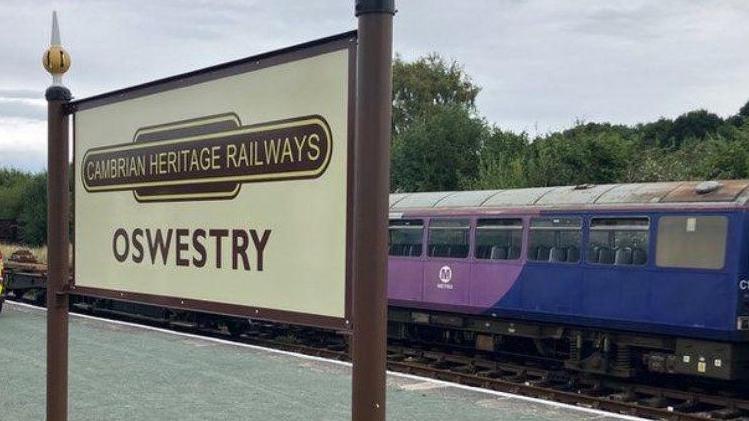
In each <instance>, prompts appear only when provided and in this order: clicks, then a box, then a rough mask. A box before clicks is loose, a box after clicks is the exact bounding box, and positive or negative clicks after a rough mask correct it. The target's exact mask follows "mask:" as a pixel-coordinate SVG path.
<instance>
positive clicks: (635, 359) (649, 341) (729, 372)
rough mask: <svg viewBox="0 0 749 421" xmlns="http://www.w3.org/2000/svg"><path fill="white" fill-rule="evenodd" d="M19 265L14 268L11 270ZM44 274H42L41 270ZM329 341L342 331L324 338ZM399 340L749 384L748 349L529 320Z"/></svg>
mask: <svg viewBox="0 0 749 421" xmlns="http://www.w3.org/2000/svg"><path fill="white" fill-rule="evenodd" d="M11 266H12V265H11ZM22 267H23V268H25V270H19V269H18V268H16V269H14V268H13V267H10V268H9V267H6V268H5V270H4V272H3V277H4V286H5V293H6V294H10V295H12V296H13V297H14V298H17V299H20V300H22V301H26V302H32V303H35V304H38V305H43V304H44V303H45V299H46V298H45V290H44V287H45V274H44V272H43V271H40V270H32V269H35V267H29V266H28V265H27V266H22ZM36 269H39V268H36ZM71 307H72V308H73V309H74V310H76V311H79V312H85V313H88V314H94V315H102V316H109V317H111V316H114V317H119V318H126V319H131V320H137V321H141V322H146V323H150V324H153V325H160V326H168V327H171V328H177V329H219V330H225V331H227V332H228V333H229V334H231V335H235V336H239V335H241V334H242V333H244V332H246V331H248V330H249V329H252V328H253V321H251V320H247V319H241V318H235V317H227V316H219V315H214V314H207V313H198V312H188V311H182V310H173V309H167V308H163V307H156V306H152V305H144V304H137V303H128V302H120V301H114V300H109V299H98V298H91V297H83V296H77V295H71ZM319 334H320V335H323V336H332V335H336V332H320V333H319ZM388 338H389V340H390V341H391V342H401V343H407V344H409V345H414V346H421V347H447V348H452V349H454V350H456V351H458V352H464V353H479V354H481V355H482V357H484V358H496V359H506V360H514V361H522V362H524V363H528V362H531V363H534V364H544V365H545V366H553V367H556V368H558V369H560V370H568V371H574V372H579V373H589V374H595V375H605V376H612V377H617V378H636V377H638V376H643V375H652V374H658V375H672V376H697V377H701V378H706V379H716V380H726V381H735V380H743V379H747V378H749V346H747V345H744V344H741V343H729V342H718V341H707V340H697V339H690V338H680V337H669V336H662V335H649V334H637V333H632V332H621V331H613V330H612V331H609V330H604V329H593V328H582V327H579V326H565V325H559V324H550V323H539V322H533V321H527V320H523V321H520V320H508V319H499V318H493V317H488V316H483V315H475V316H474V315H461V314H454V313H444V312H436V311H427V310H421V309H409V308H402V307H390V308H389V312H388Z"/></svg>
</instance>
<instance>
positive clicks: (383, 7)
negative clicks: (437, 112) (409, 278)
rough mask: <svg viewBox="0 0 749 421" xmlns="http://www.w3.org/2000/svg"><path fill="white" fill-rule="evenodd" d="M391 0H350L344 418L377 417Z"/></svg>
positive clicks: (380, 412) (381, 385)
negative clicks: (352, 59) (352, 181)
mask: <svg viewBox="0 0 749 421" xmlns="http://www.w3.org/2000/svg"><path fill="white" fill-rule="evenodd" d="M394 14H395V0H356V16H357V17H358V18H359V31H358V32H359V47H358V52H357V63H356V75H357V77H356V123H355V139H356V140H355V145H356V146H355V160H356V167H357V175H356V189H355V190H356V192H355V198H356V199H355V205H354V215H355V217H354V218H355V221H354V227H355V232H354V236H355V240H354V287H353V319H354V336H353V343H352V360H353V364H354V366H353V379H352V382H353V389H352V405H351V418H352V419H353V420H356V421H382V420H384V419H385V380H386V378H385V377H386V362H385V361H386V360H385V358H386V329H387V285H386V279H387V278H386V275H387V218H388V193H389V191H390V130H391V129H390V127H391V116H392V93H391V91H392V46H393V15H394Z"/></svg>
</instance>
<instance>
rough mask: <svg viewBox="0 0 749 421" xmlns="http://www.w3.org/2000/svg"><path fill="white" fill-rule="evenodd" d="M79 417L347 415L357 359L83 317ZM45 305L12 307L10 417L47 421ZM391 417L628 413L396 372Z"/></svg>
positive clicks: (6, 313) (6, 416)
mask: <svg viewBox="0 0 749 421" xmlns="http://www.w3.org/2000/svg"><path fill="white" fill-rule="evenodd" d="M70 324H71V326H70V419H71V420H76V421H82V420H92V421H93V420H201V421H205V420H263V421H266V420H284V421H294V420H347V419H349V417H350V410H349V402H350V399H351V385H350V383H351V373H350V366H349V365H347V364H344V363H339V362H331V361H327V360H322V359H319V358H310V357H305V356H298V355H295V354H290V353H284V352H279V351H273V350H266V349H264V348H257V347H252V346H246V345H238V344H233V343H230V342H225V341H221V340H214V339H206V338H201V337H197V336H193V335H186V334H179V333H173V332H169V331H161V330H159V329H153V328H145V327H142V326H138V325H132V324H127V323H120V322H111V321H106V320H102V319H95V318H88V317H82V316H72V317H71V323H70ZM45 326H46V325H45V312H44V310H41V309H37V308H30V307H28V306H20V305H17V304H14V303H11V302H6V305H5V309H4V310H3V313H2V314H0V364H1V366H0V420H2V421H15V420H23V421H27V420H42V419H44V408H45V377H44V376H45V352H44V347H45ZM387 410H388V411H387V412H388V419H389V420H414V421H425V420H529V421H530V420H581V419H583V420H593V419H595V420H605V419H612V420H613V419H623V418H627V419H634V418H631V417H616V416H614V415H611V414H607V413H603V412H600V411H595V410H585V409H580V408H575V407H570V406H565V405H559V404H554V403H548V402H545V401H538V400H534V399H528V398H519V397H513V396H511V395H505V394H500V393H493V392H485V391H479V390H476V389H472V388H466V387H462V386H456V385H451V384H448V383H444V382H436V381H432V380H428V379H423V378H417V377H412V376H404V375H399V374H397V373H391V375H390V376H389V380H388V408H387Z"/></svg>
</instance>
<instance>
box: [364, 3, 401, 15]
mask: <svg viewBox="0 0 749 421" xmlns="http://www.w3.org/2000/svg"><path fill="white" fill-rule="evenodd" d="M366 13H389V14H391V15H394V14H395V0H356V8H355V13H354V14H355V15H356V16H359V15H364V14H366Z"/></svg>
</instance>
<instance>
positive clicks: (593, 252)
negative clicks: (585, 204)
mask: <svg viewBox="0 0 749 421" xmlns="http://www.w3.org/2000/svg"><path fill="white" fill-rule="evenodd" d="M649 229H650V220H649V219H648V218H593V219H591V220H590V241H589V242H588V243H589V244H588V255H587V261H588V263H594V264H599V265H616V266H628V265H630V266H631V265H635V266H642V265H644V264H646V263H647V261H648V237H649V233H650V231H649Z"/></svg>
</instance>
